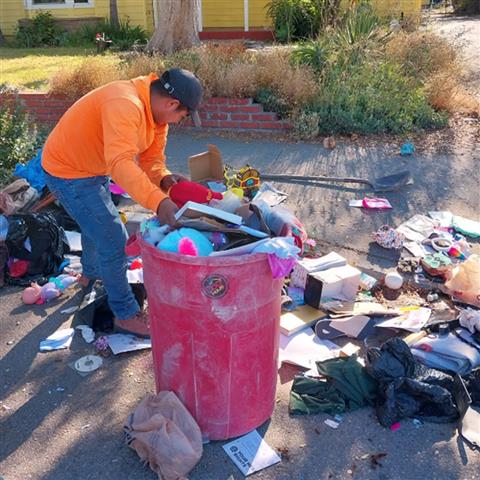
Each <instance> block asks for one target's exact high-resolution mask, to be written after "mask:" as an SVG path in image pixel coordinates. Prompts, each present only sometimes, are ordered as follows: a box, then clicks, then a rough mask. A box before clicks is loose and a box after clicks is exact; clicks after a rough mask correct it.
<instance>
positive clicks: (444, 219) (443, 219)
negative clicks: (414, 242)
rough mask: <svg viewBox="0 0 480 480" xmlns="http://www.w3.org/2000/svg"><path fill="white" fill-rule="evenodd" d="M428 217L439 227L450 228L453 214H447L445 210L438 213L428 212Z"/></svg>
mask: <svg viewBox="0 0 480 480" xmlns="http://www.w3.org/2000/svg"><path fill="white" fill-rule="evenodd" d="M428 215H429V216H430V217H431V218H433V220H435V221H437V222H438V223H439V226H440V227H451V226H452V219H453V214H452V212H448V211H446V210H443V211H439V212H428Z"/></svg>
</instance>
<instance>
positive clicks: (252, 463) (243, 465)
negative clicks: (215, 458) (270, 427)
mask: <svg viewBox="0 0 480 480" xmlns="http://www.w3.org/2000/svg"><path fill="white" fill-rule="evenodd" d="M223 449H224V450H225V452H226V454H227V455H228V456H229V457H230V460H232V462H233V463H234V464H235V465H236V466H237V467H238V469H239V470H240V471H241V472H242V474H243V475H245V476H247V475H251V474H252V473H255V472H258V471H260V470H263V469H264V468H267V467H270V466H271V465H274V464H276V463H278V462H281V461H282V459H281V458H280V457H279V456H278V454H277V453H276V452H275V450H273V449H272V448H271V447H270V446H269V445H268V444H267V442H265V440H264V439H263V438H262V437H261V436H260V435H259V434H258V432H257V430H253V432H250V433H247V435H244V436H243V437H240V438H237V439H236V440H234V441H233V442H229V443H227V444H225V445H224V446H223Z"/></svg>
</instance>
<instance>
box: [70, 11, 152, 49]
mask: <svg viewBox="0 0 480 480" xmlns="http://www.w3.org/2000/svg"><path fill="white" fill-rule="evenodd" d="M97 33H104V34H105V38H106V39H108V40H111V41H112V48H113V49H115V50H121V51H123V50H129V49H131V48H132V47H135V46H137V45H145V44H146V43H147V41H148V35H147V32H146V31H145V30H144V29H143V28H142V27H141V26H139V25H133V26H132V25H131V24H130V20H129V19H128V18H127V20H125V21H121V22H120V24H119V25H118V26H116V25H115V24H113V23H112V22H111V21H110V20H108V19H104V20H102V21H101V22H99V23H97V24H95V25H83V26H82V27H81V28H79V29H78V30H77V31H75V32H71V33H68V34H67V35H66V36H65V38H64V40H63V42H62V44H63V45H66V46H90V45H95V36H96V34H97Z"/></svg>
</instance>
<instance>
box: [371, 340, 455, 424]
mask: <svg viewBox="0 0 480 480" xmlns="http://www.w3.org/2000/svg"><path fill="white" fill-rule="evenodd" d="M366 369H367V372H368V373H369V375H371V376H372V377H373V378H375V379H376V380H377V381H378V397H377V406H376V412H377V417H378V421H379V422H380V424H381V425H383V426H384V427H390V426H391V425H393V424H394V423H395V422H398V421H399V420H401V419H402V418H406V417H418V418H421V419H422V420H424V421H426V422H433V423H448V422H453V421H455V420H457V418H458V411H457V408H456V406H455V403H454V400H453V398H454V397H453V394H452V392H453V390H454V385H453V378H452V377H451V376H450V375H448V374H446V373H443V372H440V371H439V370H435V369H433V368H427V367H425V366H424V365H421V364H420V363H418V362H417V361H416V360H415V358H414V357H413V355H412V352H411V351H410V348H409V347H408V345H407V344H406V343H405V342H404V341H403V340H401V339H400V338H391V339H390V340H388V341H387V342H385V343H384V344H383V345H382V347H381V348H377V347H375V348H370V349H368V351H367V363H366Z"/></svg>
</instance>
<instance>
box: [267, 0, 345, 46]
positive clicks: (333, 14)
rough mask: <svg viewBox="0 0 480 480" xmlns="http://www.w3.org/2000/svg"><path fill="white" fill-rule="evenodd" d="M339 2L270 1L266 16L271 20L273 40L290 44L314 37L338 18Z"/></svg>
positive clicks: (325, 0)
mask: <svg viewBox="0 0 480 480" xmlns="http://www.w3.org/2000/svg"><path fill="white" fill-rule="evenodd" d="M340 3H341V2H340V0H271V1H270V2H268V4H267V15H268V16H269V17H270V18H271V20H272V23H273V26H274V31H275V38H276V39H277V40H278V41H280V42H291V41H292V40H301V39H307V38H314V37H316V36H317V35H318V34H319V32H320V31H322V30H324V29H325V28H326V27H327V26H328V25H333V24H335V22H336V21H337V19H338V18H339V16H340Z"/></svg>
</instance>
